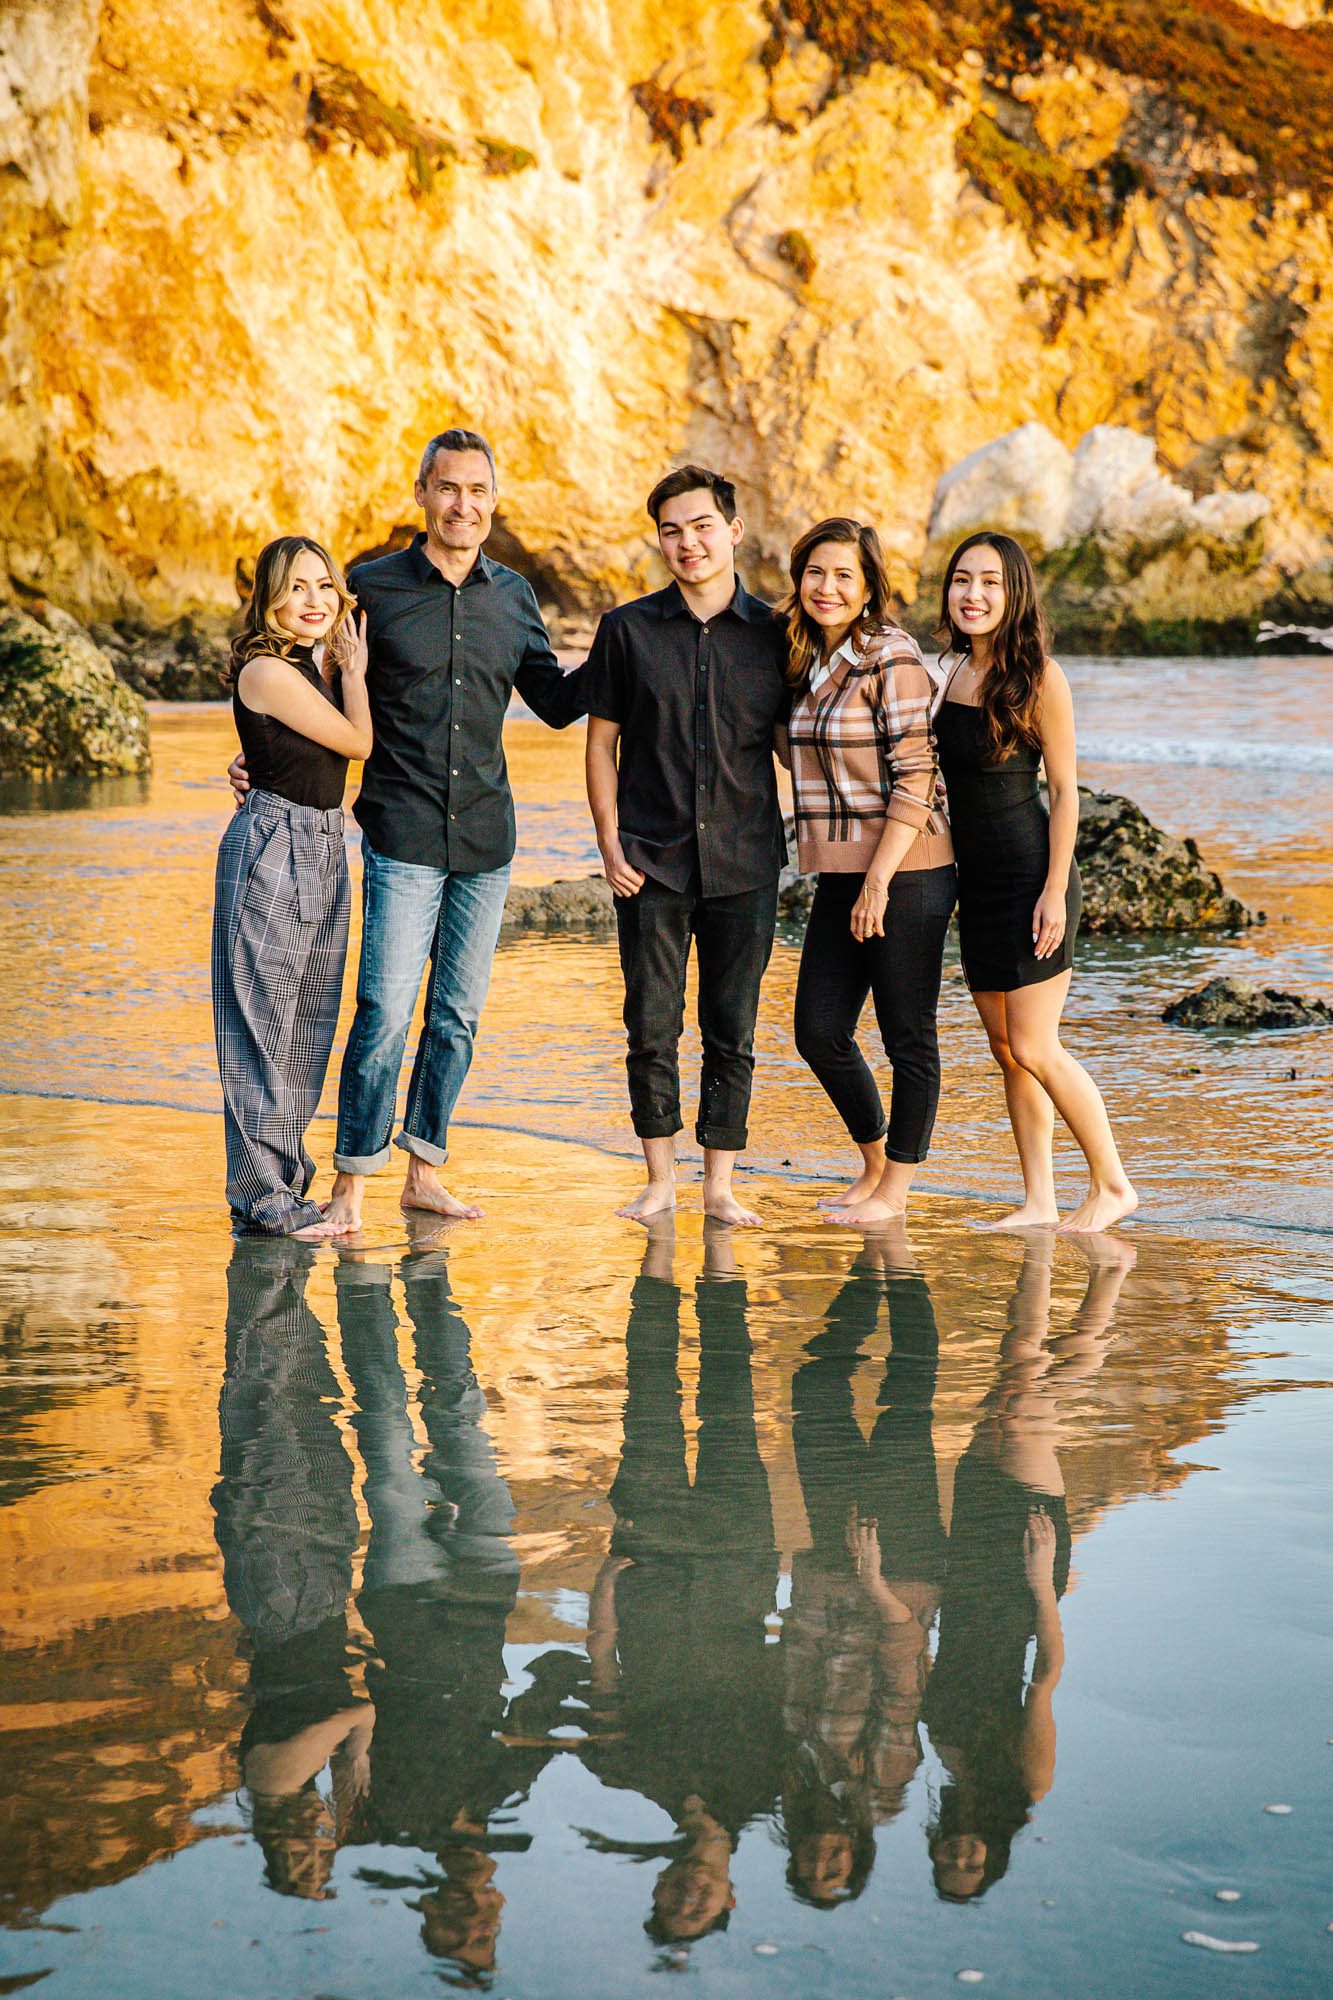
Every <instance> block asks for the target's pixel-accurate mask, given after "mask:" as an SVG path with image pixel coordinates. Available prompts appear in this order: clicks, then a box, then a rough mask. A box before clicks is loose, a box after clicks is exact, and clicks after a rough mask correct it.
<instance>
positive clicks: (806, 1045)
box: [796, 862, 957, 1162]
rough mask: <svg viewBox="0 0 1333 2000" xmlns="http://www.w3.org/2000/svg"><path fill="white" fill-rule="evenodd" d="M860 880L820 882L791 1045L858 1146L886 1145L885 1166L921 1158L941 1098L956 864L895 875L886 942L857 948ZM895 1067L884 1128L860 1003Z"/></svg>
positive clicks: (807, 935)
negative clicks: (945, 970)
mask: <svg viewBox="0 0 1333 2000" xmlns="http://www.w3.org/2000/svg"><path fill="white" fill-rule="evenodd" d="M864 879H865V878H864V876H862V875H821V876H820V878H819V883H818V886H817V887H816V889H815V900H814V905H813V907H812V909H811V911H810V922H809V924H808V926H807V928H806V933H805V947H804V949H803V950H802V952H801V970H800V974H799V977H798V978H797V981H796V1047H797V1051H798V1053H799V1054H800V1055H801V1056H802V1057H803V1058H804V1060H805V1061H806V1062H808V1063H809V1065H810V1067H811V1069H812V1070H813V1071H814V1073H815V1075H816V1076H817V1077H818V1078H819V1081H820V1082H821V1083H822V1084H823V1086H824V1088H825V1090H826V1091H827V1092H828V1094H829V1096H830V1097H831V1098H832V1100H833V1106H834V1109H835V1110H836V1111H837V1113H838V1116H839V1117H840V1118H841V1119H842V1122H843V1124H844V1125H845V1126H846V1127H847V1130H848V1131H849V1132H850V1134H851V1136H852V1138H853V1140H854V1141H855V1142H856V1144H857V1145H858V1146H868V1145H870V1144H871V1142H872V1141H873V1140H875V1139H880V1138H882V1139H883V1140H884V1142H885V1144H884V1150H885V1152H886V1153H887V1155H888V1157H889V1158H890V1159H891V1160H899V1161H904V1162H915V1161H917V1160H924V1159H925V1157H926V1153H927V1151H928V1149H929V1146H930V1134H931V1131H932V1129H933V1127H934V1124H935V1109H936V1106H937V1105H938V1103H939V1097H940V1045H939V1038H938V1035H937V1034H936V1030H935V1011H936V1008H937V1006H938V1005H939V997H940V965H941V961H942V959H943V955H944V936H945V932H946V931H947V930H948V928H949V917H950V914H951V912H952V910H953V905H954V896H955V893H956V887H957V885H956V879H955V873H954V867H953V863H952V862H950V863H949V864H948V865H947V866H946V867H943V868H905V869H899V871H898V873H897V874H896V875H895V876H894V878H893V880H892V882H891V883H890V885H889V900H888V907H887V909H886V910H885V913H884V935H883V937H882V938H878V937H877V938H867V939H865V941H864V942H863V943H858V942H857V940H856V939H855V938H854V937H853V936H852V932H851V915H852V905H853V904H854V903H855V901H856V899H857V897H858V896H859V895H860V893H861V884H862V882H863V881H864ZM868 993H870V994H873V995H874V999H875V1018H876V1020H877V1021H878V1022H879V1031H880V1034H881V1035H882V1036H883V1038H884V1053H885V1054H886V1055H887V1056H888V1059H889V1062H890V1064H891V1065H892V1068H893V1095H892V1098H891V1100H890V1107H889V1118H888V1122H887V1125H886V1123H885V1118H884V1106H883V1104H882V1102H881V1101H880V1095H879V1090H878V1088H877V1086H876V1083H875V1079H874V1077H873V1076H872V1075H871V1072H870V1067H869V1064H868V1063H867V1062H866V1059H865V1057H864V1056H863V1055H862V1054H861V1051H860V1049H859V1048H858V1047H857V1045H856V1024H857V1022H858V1021H859V1020H860V1018H861V1009H862V1008H863V1007H864V1006H865V1003H866V995H867V994H868Z"/></svg>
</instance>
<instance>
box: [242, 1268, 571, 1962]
mask: <svg viewBox="0 0 1333 2000" xmlns="http://www.w3.org/2000/svg"><path fill="white" fill-rule="evenodd" d="M312 1261H313V1257H312V1253H311V1252H310V1251H308V1250H306V1249H305V1248H304V1247H303V1246H300V1245H291V1244H290V1243H280V1244H279V1243H258V1242H248V1241H247V1242H241V1243H238V1244H237V1246H236V1251H235V1254H234V1257H233V1260H232V1266H231V1271H230V1273H229V1314H228V1334H227V1358H228V1365H227V1378H226V1382H225V1384H224V1388H223V1398H222V1422H223V1467H222V1478H221V1479H220V1481H219V1484H218V1488H217V1492H216V1495H215V1505H216V1509H217V1523H218V1539H219V1542H220V1544H221V1546H222V1548H223V1552H224V1568H225V1573H226V1582H227V1592H228V1598H229V1601H230V1602H231V1604H232V1607H233V1609H234V1610H235V1611H236V1613H237V1615H238V1616H239V1617H240V1618H241V1620H242V1622H243V1623H244V1625H245V1626H246V1629H247V1631H248V1633H249V1635H250V1639H251V1642H252V1645H253V1649H254V1652H253V1661H252V1666H251V1694H252V1699H253V1704H254V1706H253V1709H252V1713H251V1716H250V1719H249V1721H248V1722H247V1725H246V1731H245V1736H244V1738H243V1743H242V1759H243V1767H244V1775H245V1782H246V1785H247V1788H248V1789H249V1791H250V1793H251V1797H252V1800H253V1802H254V1825H255V1832H256V1835H257V1837H258V1838H260V1840H261V1841H262V1842H263V1843H264V1847H265V1856H266V1860H267V1863H268V1879H269V1881H270V1883H271V1885H272V1886H273V1887H275V1888H277V1889H279V1890H281V1891H283V1892H285V1893H291V1894H317V1895H324V1894H328V1893H330V1891H329V1886H328V1884H329V1877H330V1874H331V1871H332V1865H333V1859H334V1855H335V1853H336V1851H337V1848H338V1847H339V1846H341V1845H343V1844H344V1843H345V1842H346V1841H347V1840H349V1839H354V1840H358V1841H373V1842H375V1843H376V1844H377V1845H379V1846H380V1847H390V1848H391V1847H409V1848H413V1849H418V1850H421V1849H424V1850H426V1852H428V1853H430V1854H433V1855H434V1857H435V1859H436V1862H437V1863H438V1869H439V1873H438V1874H436V1873H433V1872H428V1873H427V1875H426V1876H425V1878H424V1879H423V1877H422V1874H421V1872H420V1870H419V1869H417V1868H416V1867H415V1866H414V1868H413V1871H412V1872H411V1873H410V1875H408V1876H406V1877H404V1878H401V1879H400V1878H397V1877H395V1878H393V1881H394V1883H395V1884H396V1886H400V1887H405V1888H408V1889H409V1890H410V1891H411V1892H412V1894H413V1896H414V1897H415V1898H417V1900H416V1903H415V1907H416V1908H417V1909H418V1910H419V1912H420V1914H421V1918H422V1938H423V1941H424V1943H425V1944H426V1946H427V1948H428V1949H429V1950H430V1951H431V1952H432V1953H433V1954H435V1955H436V1956H438V1957H441V1958H445V1959H448V1960H449V1961H450V1962H451V1964H452V1966H453V1968H454V1970H455V1972H456V1973H457V1974H458V1976H459V1977H460V1978H461V1979H463V1980H464V1981H474V1980H477V1979H480V1978H483V1977H484V1976H485V1975H487V1974H488V1973H489V1971H490V1970H491V1969H492V1968H493V1966H494V1961H495V1953H496V1945H497V1940H498V1935H499V1926H500V1914H501V1911H502V1909H503V1905H504V1898H503V1896H502V1895H501V1893H500V1890H499V1887H498V1884H497V1883H496V1880H495V1870H496V1863H495V1854H496V1852H498V1851H499V1850H501V1849H502V1848H504V1847H506V1846H509V1847H513V1846H522V1845H526V1836H523V1835H520V1834H517V1833H514V1832H512V1831H510V1830H508V1829H507V1827H506V1825H505V1808H506V1807H508V1806H511V1805H512V1804H513V1803H514V1802H515V1801H516V1800H517V1799H518V1798H519V1797H520V1796H522V1795H523V1793H524V1792H525V1791H526V1790H527V1788H528V1786H529V1785H530V1784H531V1782H532V1780H533V1778H534V1777H535V1775H536V1772H537V1770H538V1769H539V1768H540V1766H541V1764H542V1762H544V1760H545V1757H546V1756H547V1755H549V1754H550V1753H549V1750H548V1749H546V1748H544V1747H539V1748H537V1749H533V1748H531V1747H524V1748H522V1749H514V1748H511V1747H508V1746H507V1745H506V1744H505V1743H504V1742H502V1741H501V1740H500V1737H499V1735H498V1730H499V1726H500V1723H501V1721H502V1718H503V1712H504V1698H503V1692H502V1683H503V1680H504V1673H505V1668H504V1654H503V1645H504V1634H505V1622H506V1618H507V1616H508V1613H509V1610H510V1609H511V1607H512V1605H513V1603H514V1599H515V1596H516V1592H517V1586H518V1563H517V1558H516V1556H515V1554H514V1551H513V1547H512V1542H511V1540H510V1533H509V1531H510V1527H511V1524H512V1520H513V1504H512V1501H511V1499H510V1496H509V1491H508V1488H507V1486H506V1485H505V1482H504V1480H503V1478H502V1476H501V1474H500V1471H499V1468H498V1466H497V1464H496V1461H495V1457H494V1452H493V1450H492V1447H491V1444H490V1441H489V1439H488V1438H487V1436H486V1433H485V1430H484V1429H483V1427H482V1422H481V1419H482V1417H483V1416H484V1414H485V1410H486V1400H485V1396H484V1393H483V1391H482V1389H481V1387H480V1385H479V1384H478V1382H477V1379H476V1376H475V1374H474V1372H473V1369H472V1364H471V1357H470V1352H469V1345H470V1343H469V1336H468V1329H467V1327H466V1325H465V1323H464V1321H463V1319H462V1316H461V1314H460V1313H459V1311H458V1307H457V1305H456V1303H455V1301H454V1299H453V1297H452V1294H451V1291H450V1286H449V1276H448V1266H447V1260H446V1256H445V1253H444V1251H443V1249H441V1248H439V1247H435V1248H426V1249H424V1250H423V1251H421V1252H419V1253H414V1254H411V1255H409V1256H408V1257H407V1258H406V1259H404V1261H403V1263H402V1265H401V1267H400V1274H401V1278H402V1283H403V1290H404V1296H405V1299H406V1303H407V1314H408V1319H409V1321H410V1322H411V1325H412V1329H413V1347H414V1359H415V1362H416V1366H417V1369H418V1371H419V1376H420V1388H419V1399H420V1410H421V1418H422V1423H423V1426H424V1429H425V1433H426V1439H427V1448H426V1450H425V1452H424V1454H423V1453H421V1452H420V1451H419V1448H418V1445H417V1440H416V1435H415V1432H414V1429H413V1425H412V1420H411V1415H410V1412H409V1399H408V1389H407V1382H406V1378H405V1375H404V1371H403V1366H402V1362H401V1360H400V1358H399V1349H398V1317H397V1314H396V1312H395V1309H394V1304H393V1292H392V1280H393V1275H394V1274H393V1272H392V1271H391V1269H390V1267H389V1266H388V1265H386V1264H381V1263H377V1262H374V1261H368V1260H367V1261H363V1260H362V1259H360V1258H359V1257H357V1256H356V1255H355V1254H352V1255H344V1256H343V1257H342V1258H341V1259H340V1261H339V1264H338V1266H337V1268H336V1270H335V1273H334V1282H335V1286H336V1291H337V1304H338V1321H339V1329H340V1334H341V1342H342V1358H343V1362H344V1365H345V1368H346V1370H347V1374H348V1376H349V1377H350V1378H351V1382H352V1386H353V1390H354V1406H353V1410H352V1416H351V1422H352V1427H353V1430H354V1433H355V1437H356V1442H357V1447H358V1451H359V1455H360V1458H361V1461H362V1464H363V1467H364V1472H365V1479H364V1487H363V1492H364V1497H365V1502H366V1507H367V1510H368V1512H369V1515H370V1536H369V1541H368V1544H367V1548H366V1554H365V1563H364V1570H363V1576H362V1582H361V1588H360V1590H359V1593H358V1596H357V1608H358V1610H359V1612H360V1615H361V1618H362V1620H363V1621H364V1624H365V1626H366V1628H367V1629H368V1630H369V1632H370V1635H371V1638H372V1640H373V1643H374V1658H373V1659H372V1660H371V1661H370V1662H368V1663H367V1665H366V1668H365V1680H366V1687H367V1692H368V1694H369V1696H370V1699H369V1700H362V1701H357V1700H356V1699H355V1698H354V1696H353V1694H352V1684H351V1677H350V1673H349V1655H348V1650H347V1638H348V1627H347V1598H348V1593H349V1591H350V1588H351V1583H352V1555H353V1551H354V1549H355V1546H356V1542H357V1535H358V1528H357V1517H356V1511H355V1507H354V1503H353V1468H352V1459H351V1457H350V1455H349V1453H348V1451H347V1448H346V1446H345V1445H344V1443H343V1440H342V1436H341V1434H340V1432H339V1429H338V1426H337V1422H336V1418H335V1411H336V1408H337V1404H338V1401H339V1400H340V1396H341V1391H340V1388H339V1384H338V1380H337V1377H336V1376H335V1374H334V1372H333V1369H332V1367H331V1365H330V1362H329V1357H328V1352H327V1340H326V1334H325V1330H324V1328H323V1327H322V1326H321V1325H320V1323H319V1321H318V1320H317V1319H316V1317H315V1315H314V1314H313V1313H312V1312H311V1311H310V1309H309V1307H308V1306H307V1305H306V1302H305V1297H304V1291H305V1280H306V1274H307V1271H308V1269H309V1265H310V1263H311V1262H312ZM330 1759H331V1760H332V1762H331V1770H332V1777H333V1784H332V1797H331V1801H330V1802H329V1803H326V1802H325V1801H324V1799H323V1797H322V1795H321V1794H320V1793H319V1790H318V1785H317V1777H318V1773H319V1772H320V1770H321V1769H322V1768H323V1766H324V1764H325V1763H326V1762H328V1761H330ZM298 1843H299V1844H298ZM377 1879H379V1878H377ZM383 1879H384V1880H385V1881H386V1882H387V1881H388V1879H389V1878H383Z"/></svg>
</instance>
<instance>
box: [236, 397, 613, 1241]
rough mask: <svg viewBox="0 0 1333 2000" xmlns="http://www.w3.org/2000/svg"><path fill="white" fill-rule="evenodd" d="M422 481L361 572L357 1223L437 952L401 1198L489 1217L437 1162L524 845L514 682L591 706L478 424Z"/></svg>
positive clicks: (342, 1212)
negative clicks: (508, 757)
mask: <svg viewBox="0 0 1333 2000" xmlns="http://www.w3.org/2000/svg"><path fill="white" fill-rule="evenodd" d="M415 490H416V500H417V505H418V506H419V507H421V508H422V509H423V510H424V512H425V516H426V527H425V532H424V533H422V534H418V535H417V536H416V537H415V539H414V540H413V542H412V544H411V546H410V547H409V548H406V549H401V550H399V551H398V552H397V553H396V554H394V555H388V556H381V557H379V558H378V559H377V560H375V561H373V562H367V563H361V564H358V565H357V567H356V568H355V569H354V570H353V571H352V572H351V576H350V577H349V582H350V583H351V587H352V589H353V590H354V592H355V593H356V597H357V602H358V603H359V605H360V606H361V608H362V610H363V611H364V612H365V614H366V621H367V643H368V646H369V651H370V665H369V669H368V672H367V676H366V686H367V690H368V693H369V695H370V719H371V722H372V724H373V726H374V731H375V747H374V749H373V750H372V751H371V753H370V756H369V758H368V759H367V760H366V768H365V773H364V777H363V779H362V785H361V793H360V796H359V797H358V799H357V801H356V805H355V807H354V808H353V810H354V811H355V813H356V817H357V819H358V820H359V821H360V823H361V828H362V833H363V836H364V839H363V858H364V874H363V879H362V910H363V922H362V933H361V966H360V970H359V972H358V975H357V986H356V1019H355V1020H354V1022H353V1023H352V1031H351V1034H350V1035H349V1036H348V1040H347V1049H346V1052H345V1054H344V1056H343V1064H342V1074H341V1079H340V1083H339V1090H338V1139H337V1150H336V1152H335V1154H334V1165H335V1167H336V1168H337V1178H336V1179H335V1181H334V1184H333V1198H332V1201H331V1202H330V1204H329V1207H328V1210H327V1214H328V1218H329V1220H330V1221H331V1222H334V1223H337V1224H338V1225H340V1226H341V1228H342V1229H343V1230H345V1231H352V1230H356V1229H359V1228H360V1226H361V1202H362V1195H363V1191H364V1187H365V1176H366V1175H367V1174H372V1173H375V1172H376V1171H377V1170H378V1169H379V1168H380V1167H382V1166H384V1164H385V1163H386V1162H387V1160H388V1158H389V1154H390V1141H391V1138H392V1133H393V1123H394V1109H395V1105H396V1101H397V1093H398V1076H399V1071H400V1069H401V1067H402V1061H403V1051H404V1049H405V1047H406V1044H407V1034H408V1029H409V1028H410V1026H411V1022H412V1011H413V1009H414V1007H415V1006H416V1002H417V995H418V993H419V992H420V990H421V978H422V974H423V972H424V971H425V969H426V965H427V962H428V961H429V964H430V979H429V982H428V984H427V988H426V1017H425V1022H424V1024H423V1027H422V1031H421V1040H420V1042H419V1043H418V1045H417V1052H416V1058H415V1061H414V1063H413V1066H412V1080H411V1083H410V1084H409V1086H408V1093H407V1108H406V1112H405V1114H404V1118H403V1129H402V1131H401V1132H400V1133H399V1135H398V1137H397V1140H396V1141H394V1143H395V1144H397V1145H398V1146H400V1147H402V1149H403V1150H404V1151H405V1152H406V1153H407V1156H408V1162H407V1180H406V1183H405V1185H404V1188H403V1207H404V1208H409V1209H411V1208H424V1209H430V1210H433V1211H434V1212H435V1213H437V1214H440V1215H446V1216H457V1217H465V1218H471V1217H475V1216H477V1215H480V1213H481V1210H480V1209H478V1208H474V1207H473V1206H472V1205H471V1204H470V1203H468V1202H464V1201H460V1200H458V1198H457V1197H456V1196H455V1195H453V1194H451V1193H450V1192H449V1190H448V1188H446V1187H445V1186H444V1184H443V1182H442V1181H441V1179H440V1175H439V1171H438V1170H439V1168H440V1167H441V1166H442V1165H443V1163H444V1161H445V1159H446V1158H447V1157H448V1131H449V1120H450V1117H451V1115H452V1113H453V1108H454V1105H455V1103H456V1102H457V1099H458V1094H459V1091H460V1090H461V1089H462V1086H463V1080H464V1078H465V1077H466V1075H467V1072H468V1067H469V1065H470V1063H471V1061H472V1048H473V1043H474V1040H475V1038H476V1032H477V1025H478V1022H479V1020H480V1016H481V1008H482V1003H483V1001H484V1000H485V997H486V988H487V986H488V984H489V981H490V971H491V960H492V958H493V956H494V953H495V946H496V941H497V939H498V937H499V934H500V921H501V918H502V916H503V914H504V903H505V891H506V888H507V887H508V882H509V864H510V861H511V860H512V858H513V853H514V801H513V797H512V795H511V793H510V790H509V774H508V771H507V769H506V766H505V754H504V744H503V741H502V737H501V731H502V727H503V724H504V716H505V710H506V708H507V707H508V704H509V696H510V692H511V690H512V689H513V688H515V687H516V688H517V689H518V691H519V693H520V695H521V696H522V697H523V699H524V701H525V702H526V703H527V704H528V706H529V708H531V709H533V710H534V711H535V713H536V714H537V715H539V716H540V717H541V719H542V721H543V722H548V723H550V724H551V726H552V727H553V728H555V729H563V728H564V727H565V726H566V724H568V723H570V722H573V721H575V720H576V718H577V717H578V716H580V715H582V714H583V712H584V700H583V694H582V672H581V670H580V671H579V672H578V673H573V674H565V673H563V672H562V671H561V668H560V665H559V663H558V661H557V660H556V657H555V655H554V653H553V652H552V651H551V642H550V640H549V638H548V637H547V634H546V627H545V626H544V625H543V623H542V619H541V613H540V612H539V611H538V609H537V600H536V598H535V597H534V595H533V592H532V586H531V584H529V583H527V582H526V581H525V580H524V578H523V577H521V576H518V575H516V573H515V572H514V571H513V570H511V569H506V568H505V566H504V565H503V564H502V563H497V562H493V561H491V559H490V558H489V557H487V556H485V555H483V553H482V543H483V542H484V541H485V540H486V537H487V535H488V534H489V533H490V530H491V518H492V516H493V514H494V512H495V502H496V475H495V456H494V453H493V452H492V450H491V447H490V445H489V444H488V443H487V442H486V440H485V438H483V437H480V436H479V435H478V434H477V433H476V432H475V431H466V430H449V431H442V432H441V433H440V435H439V436H438V437H434V438H432V439H431V441H430V443H429V444H428V445H427V446H426V449H425V452H424V454H423V455H422V460H421V469H420V472H419V474H418V476H417V482H416V489H415ZM234 768H235V767H233V769H234Z"/></svg>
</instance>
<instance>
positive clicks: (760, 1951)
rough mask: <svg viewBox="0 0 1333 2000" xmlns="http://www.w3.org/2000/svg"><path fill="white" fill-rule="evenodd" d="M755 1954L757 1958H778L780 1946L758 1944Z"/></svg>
mask: <svg viewBox="0 0 1333 2000" xmlns="http://www.w3.org/2000/svg"><path fill="white" fill-rule="evenodd" d="M754 1955H755V1957H756V1958H776V1957H777V1955H778V1948H777V1946H776V1945H775V1944H757V1945H756V1946H755V1948H754Z"/></svg>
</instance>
